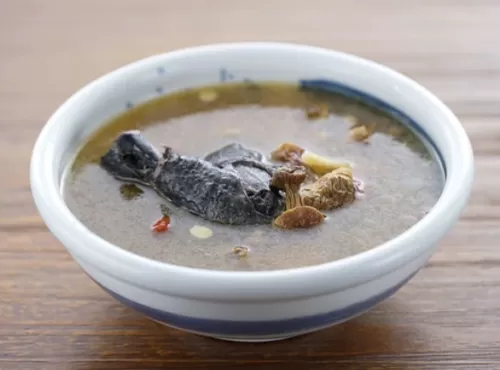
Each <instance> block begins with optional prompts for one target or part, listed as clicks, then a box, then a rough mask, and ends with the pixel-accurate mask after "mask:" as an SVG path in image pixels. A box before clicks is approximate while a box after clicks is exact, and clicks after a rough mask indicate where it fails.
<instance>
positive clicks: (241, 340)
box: [210, 334, 300, 343]
mask: <svg viewBox="0 0 500 370" xmlns="http://www.w3.org/2000/svg"><path fill="white" fill-rule="evenodd" d="M299 335H300V334H298V335H285V336H276V337H269V338H240V337H210V338H212V339H216V340H222V341H224V342H236V343H268V342H278V341H280V340H285V339H290V338H294V337H296V336H299Z"/></svg>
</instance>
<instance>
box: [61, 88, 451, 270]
mask: <svg viewBox="0 0 500 370" xmlns="http://www.w3.org/2000/svg"><path fill="white" fill-rule="evenodd" d="M312 103H321V104H325V103H326V104H327V105H328V107H329V116H328V117H327V118H326V119H317V120H309V119H308V118H307V115H306V114H305V107H307V106H310V104H312ZM354 121H356V122H358V123H359V124H365V125H370V126H371V125H374V129H375V133H374V134H373V135H372V136H371V137H370V139H369V143H368V144H364V143H360V142H353V141H351V140H350V139H349V129H350V127H351V125H352V124H353V122H354ZM131 129H140V130H141V132H142V134H143V135H144V136H145V137H146V138H147V139H148V140H149V141H150V142H151V143H152V144H153V145H155V146H156V147H157V148H161V146H162V145H168V146H170V147H172V148H173V149H174V150H175V151H176V152H178V153H181V154H185V155H194V156H198V157H203V156H204V155H205V154H207V153H209V152H212V151H214V150H216V149H219V148H220V147H222V146H224V145H225V144H228V143H231V142H239V143H241V144H243V145H245V146H247V147H249V148H252V149H256V150H259V151H261V152H262V153H263V154H265V155H268V154H269V153H270V152H271V151H272V150H273V149H275V148H276V147H278V146H279V145H280V144H281V143H283V142H292V143H295V144H298V145H300V146H302V147H303V148H306V149H307V150H310V151H313V152H315V153H318V154H321V155H324V156H328V157H331V158H333V159H338V160H341V161H349V162H351V163H353V174H354V176H355V177H356V178H358V179H360V180H362V181H363V182H364V195H363V196H362V197H360V198H359V199H356V200H355V201H354V203H352V204H350V205H348V206H344V207H342V208H340V209H337V210H334V211H331V212H326V214H327V216H328V217H327V219H326V221H325V222H324V223H323V224H321V225H319V226H318V227H316V228H312V229H306V230H293V231H289V230H279V229H276V228H273V227H272V226H271V225H269V226H267V225H266V226H262V225H258V226H226V225H220V224H215V223H212V222H208V221H205V220H203V219H201V218H199V217H196V216H194V215H191V214H189V213H188V212H186V211H183V210H181V209H177V208H175V207H173V206H171V205H169V208H170V212H171V227H170V229H169V230H168V232H165V233H158V234H155V233H152V231H151V225H152V224H153V223H154V222H155V221H156V220H157V219H158V218H159V217H161V213H160V205H161V204H167V205H168V202H167V201H165V200H164V199H163V198H161V197H160V196H159V195H158V194H157V193H156V192H155V191H154V190H152V189H149V188H147V187H144V186H139V187H140V188H141V189H142V190H143V193H142V194H140V195H139V196H138V197H135V198H134V199H128V200H127V199H126V198H125V197H124V196H123V194H122V192H121V191H120V188H121V187H122V185H123V184H124V182H122V181H118V180H116V179H115V178H113V177H112V176H111V175H109V174H108V173H107V172H105V171H104V170H103V169H102V168H101V167H100V166H99V164H98V160H99V158H100V156H102V155H103V154H104V153H105V152H106V151H107V150H108V148H109V146H110V144H111V143H112V141H113V140H114V139H115V138H116V137H117V135H118V134H119V133H120V132H123V131H125V130H131ZM442 187H443V175H442V171H441V168H440V166H439V164H438V163H437V162H436V160H435V159H434V157H433V156H432V155H431V154H430V153H429V151H428V149H427V147H426V145H424V144H423V143H422V142H421V141H420V139H419V138H417V137H416V136H415V135H414V134H413V132H412V131H410V130H409V129H408V128H406V127H405V126H404V125H402V124H401V123H399V122H398V121H395V120H394V119H393V118H391V117H389V116H387V115H385V114H384V113H382V112H380V111H378V110H376V109H374V108H371V107H368V106H366V105H364V104H363V103H361V102H358V101H356V100H353V99H350V98H345V97H343V96H341V95H336V94H332V93H324V92H323V93H322V92H311V91H308V92H306V91H300V90H299V89H298V88H297V86H295V85H284V84H283V85H281V84H261V85H258V86H257V85H252V84H225V85H218V86H214V87H210V88H205V89H193V90H187V91H183V92H180V93H176V94H172V95H168V96H163V97H160V98H158V99H156V100H153V101H150V102H148V103H146V104H143V105H140V106H137V107H132V108H130V109H129V110H128V111H126V112H124V113H123V114H122V115H120V116H118V117H117V118H115V119H113V120H112V121H111V122H110V123H109V124H107V125H106V126H105V127H104V128H103V129H101V130H99V131H98V132H97V133H96V134H95V135H93V136H92V137H91V138H90V139H89V140H88V141H87V142H86V144H85V145H84V146H83V148H82V149H81V150H80V152H79V153H78V155H77V157H76V160H75V162H74V164H73V167H72V171H70V173H69V174H68V176H67V178H66V181H65V184H64V188H63V194H64V197H65V199H66V202H67V205H68V207H69V209H70V210H71V211H72V212H73V213H74V214H75V215H76V217H77V218H78V219H79V220H80V221H81V222H82V223H83V224H84V225H86V227H87V228H88V229H90V230H91V231H93V232H94V233H96V234H97V235H99V236H101V237H102V238H104V239H106V240H108V241H110V242H112V243H114V244H116V245H118V246H120V247H121V248H124V249H126V250H128V251H131V252H133V253H136V254H139V255H142V256H145V257H149V258H152V259H156V260H160V261H165V262H169V263H173V264H177V265H183V266H190V267H196V268H209V269H220V270H274V269H284V268H294V267H302V266H308V265H314V264H320V263H325V262H330V261H333V260H336V259H340V258H344V257H347V256H351V255H353V254H357V253H360V252H363V251H366V250H368V249H370V248H373V247H375V246H377V245H379V244H381V243H384V242H386V241H388V240H390V239H391V238H393V237H395V236H397V235H398V234H400V233H402V232H404V231H405V230H407V229H408V228H410V227H411V226H412V225H414V224H415V223H416V222H417V221H418V220H419V219H421V218H422V217H423V216H424V215H425V213H426V212H427V211H428V210H429V209H430V208H431V207H432V206H433V205H434V204H435V202H436V201H437V199H438V198H439V196H440V194H441V191H442ZM195 225H198V226H206V227H208V228H210V230H211V231H212V233H213V234H212V236H211V237H209V238H207V239H200V238H197V237H195V236H194V235H192V233H191V232H190V229H191V228H192V227H193V226H195ZM236 246H245V247H248V248H249V252H248V254H247V256H246V257H238V256H236V255H235V253H234V252H233V248H234V247H236Z"/></svg>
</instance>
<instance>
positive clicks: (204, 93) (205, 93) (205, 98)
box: [198, 89, 219, 103]
mask: <svg viewBox="0 0 500 370" xmlns="http://www.w3.org/2000/svg"><path fill="white" fill-rule="evenodd" d="M198 97H199V98H200V100H201V101H202V102H204V103H211V102H213V101H215V100H216V99H217V98H218V97H219V94H218V93H217V91H215V90H213V89H206V90H201V91H200V92H199V94H198Z"/></svg>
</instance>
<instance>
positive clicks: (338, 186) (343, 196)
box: [300, 168, 356, 211]
mask: <svg viewBox="0 0 500 370" xmlns="http://www.w3.org/2000/svg"><path fill="white" fill-rule="evenodd" d="M355 194H356V185H355V182H354V179H353V177H352V171H351V169H350V168H339V169H337V170H335V171H332V172H330V173H327V174H326V175H324V176H322V177H320V178H319V179H318V180H317V181H316V182H314V183H312V184H310V185H308V186H306V187H304V188H303V189H302V190H301V191H300V195H301V197H302V201H303V203H304V204H305V205H307V206H311V207H314V208H316V209H318V210H320V211H329V210H332V209H335V208H338V207H341V206H343V205H344V204H349V203H352V202H353V201H354V199H355Z"/></svg>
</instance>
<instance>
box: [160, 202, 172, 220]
mask: <svg viewBox="0 0 500 370" xmlns="http://www.w3.org/2000/svg"><path fill="white" fill-rule="evenodd" d="M160 211H161V214H162V215H163V217H170V214H171V213H170V208H168V206H167V205H166V204H160Z"/></svg>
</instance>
